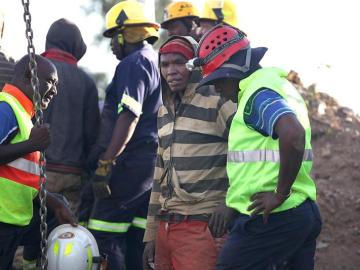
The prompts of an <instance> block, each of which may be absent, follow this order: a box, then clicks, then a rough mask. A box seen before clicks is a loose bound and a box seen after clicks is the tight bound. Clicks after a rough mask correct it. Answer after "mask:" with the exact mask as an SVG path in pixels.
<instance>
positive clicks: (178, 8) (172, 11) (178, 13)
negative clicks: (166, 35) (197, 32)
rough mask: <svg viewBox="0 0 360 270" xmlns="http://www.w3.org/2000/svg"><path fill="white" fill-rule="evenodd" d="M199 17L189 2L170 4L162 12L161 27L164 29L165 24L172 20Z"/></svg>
mask: <svg viewBox="0 0 360 270" xmlns="http://www.w3.org/2000/svg"><path fill="white" fill-rule="evenodd" d="M199 15H200V13H199V11H198V10H197V9H196V7H195V6H194V5H193V4H192V3H191V2H190V1H181V2H174V3H170V4H169V5H168V6H167V7H166V8H165V10H164V21H163V22H162V23H161V27H163V28H166V24H167V23H168V22H170V21H172V20H174V19H182V18H199Z"/></svg>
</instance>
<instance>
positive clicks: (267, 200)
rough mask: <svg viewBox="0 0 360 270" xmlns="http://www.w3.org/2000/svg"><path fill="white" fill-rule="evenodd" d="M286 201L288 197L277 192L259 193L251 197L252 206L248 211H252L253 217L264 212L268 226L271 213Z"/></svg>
mask: <svg viewBox="0 0 360 270" xmlns="http://www.w3.org/2000/svg"><path fill="white" fill-rule="evenodd" d="M286 199H287V197H286V196H282V195H280V194H278V193H275V192H259V193H256V194H254V195H253V196H251V198H250V200H251V201H252V204H251V205H250V206H249V207H248V208H247V210H248V211H252V213H251V216H252V217H253V216H256V215H259V214H260V213H261V212H263V220H264V224H266V223H267V221H268V217H269V215H270V213H271V211H272V210H274V209H275V208H277V207H278V206H280V205H281V204H282V203H283V202H284V201H285V200H286Z"/></svg>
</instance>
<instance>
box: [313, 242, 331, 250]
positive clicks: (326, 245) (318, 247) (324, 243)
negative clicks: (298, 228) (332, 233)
mask: <svg viewBox="0 0 360 270" xmlns="http://www.w3.org/2000/svg"><path fill="white" fill-rule="evenodd" d="M329 245H330V244H329V243H326V242H323V241H318V242H317V244H316V249H324V248H327V247H328V246H329Z"/></svg>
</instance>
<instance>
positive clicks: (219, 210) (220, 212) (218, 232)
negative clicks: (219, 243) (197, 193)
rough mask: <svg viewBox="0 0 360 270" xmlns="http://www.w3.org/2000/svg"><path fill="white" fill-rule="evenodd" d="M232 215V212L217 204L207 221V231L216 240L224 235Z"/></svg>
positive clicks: (223, 204) (223, 205)
mask: <svg viewBox="0 0 360 270" xmlns="http://www.w3.org/2000/svg"><path fill="white" fill-rule="evenodd" d="M233 214H234V210H233V209H231V208H228V207H227V206H226V204H225V202H224V203H221V204H219V205H218V206H217V207H216V209H215V211H214V212H213V213H212V215H211V217H210V219H209V229H210V231H211V234H212V236H213V237H215V238H218V237H221V236H223V235H224V234H225V233H226V229H227V227H228V225H229V222H230V221H231V219H232V217H233Z"/></svg>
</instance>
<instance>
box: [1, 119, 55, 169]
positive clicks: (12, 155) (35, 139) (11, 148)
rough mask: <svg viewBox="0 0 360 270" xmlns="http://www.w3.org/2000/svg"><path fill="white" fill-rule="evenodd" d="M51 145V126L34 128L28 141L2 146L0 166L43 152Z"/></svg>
mask: <svg viewBox="0 0 360 270" xmlns="http://www.w3.org/2000/svg"><path fill="white" fill-rule="evenodd" d="M49 144H50V131H49V125H43V126H39V127H36V126H35V127H33V128H32V129H31V133H30V137H29V139H28V140H27V141H23V142H20V143H15V144H5V145H0V165H2V164H7V163H9V162H11V161H14V160H16V159H18V158H20V157H22V156H24V155H26V154H29V153H32V152H35V151H42V150H44V149H46V148H47V147H48V146H49Z"/></svg>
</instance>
